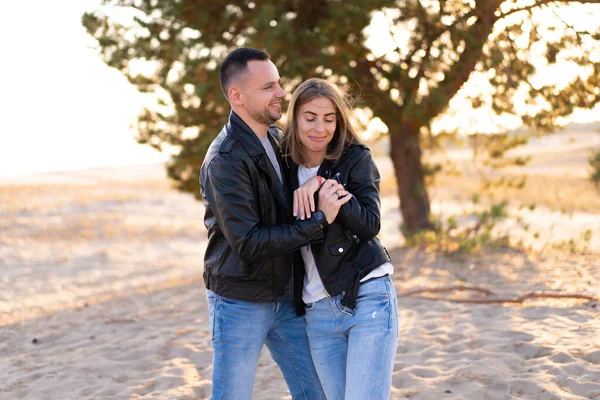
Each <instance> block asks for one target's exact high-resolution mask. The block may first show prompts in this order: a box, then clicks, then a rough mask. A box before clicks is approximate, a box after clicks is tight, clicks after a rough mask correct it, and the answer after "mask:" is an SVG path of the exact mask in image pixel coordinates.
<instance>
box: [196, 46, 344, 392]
mask: <svg viewBox="0 0 600 400" xmlns="http://www.w3.org/2000/svg"><path fill="white" fill-rule="evenodd" d="M279 80H280V78H279V73H278V71H277V68H276V67H275V64H273V63H272V62H271V60H270V59H269V54H267V53H266V52H264V51H262V50H257V49H251V48H240V49H237V50H234V51H233V52H232V53H230V54H229V55H228V56H227V57H226V58H225V60H224V62H223V64H222V65H221V69H220V83H221V88H222V89H223V93H224V94H225V97H226V98H227V100H228V101H229V103H230V105H231V109H232V111H231V114H230V116H229V121H228V123H227V125H226V126H225V127H224V128H223V130H222V131H221V132H220V133H219V135H218V136H217V137H216V138H215V140H214V141H213V143H212V144H211V146H210V148H209V149H208V152H207V154H206V158H205V161H204V164H203V165H202V169H201V175H200V190H201V194H202V198H203V199H204V200H203V201H204V205H205V206H206V213H205V216H204V223H205V225H206V228H207V229H208V246H207V249H206V253H205V263H204V268H205V270H204V281H205V284H206V288H207V289H208V290H207V300H208V307H209V316H210V321H209V322H210V328H211V334H212V346H213V350H214V353H213V386H212V390H213V395H212V398H213V399H251V398H252V391H253V386H254V375H255V372H256V364H257V361H258V357H259V354H260V351H261V349H262V347H263V345H264V344H266V345H267V347H268V348H269V351H270V352H271V356H272V357H273V359H274V360H275V361H276V362H277V364H278V365H279V367H280V369H281V371H282V373H283V376H284V378H285V380H286V383H287V385H288V388H289V390H290V393H291V395H292V397H293V398H294V399H311V400H312V399H324V398H325V395H324V394H323V391H322V388H321V384H320V382H319V378H318V376H317V373H316V371H315V368H314V365H313V362H312V358H311V356H310V350H309V346H308V339H307V337H306V331H305V321H304V317H303V316H298V314H301V313H302V312H301V311H299V312H298V313H297V312H296V309H295V307H294V302H293V281H292V276H293V268H292V264H293V259H294V252H295V251H296V250H297V249H299V248H301V247H302V246H305V245H308V244H311V243H317V242H319V241H322V240H323V229H324V228H325V227H326V226H327V225H328V223H329V222H332V221H333V220H334V219H335V216H336V215H337V210H338V209H339V206H338V207H337V208H336V207H329V206H328V204H331V203H332V202H329V203H328V202H323V203H324V205H323V206H322V208H323V209H322V210H317V211H316V212H314V213H313V215H312V217H311V218H309V219H305V220H300V221H296V220H295V219H294V218H293V217H292V209H291V205H292V203H291V199H290V195H289V190H287V189H286V184H285V181H284V180H283V179H282V175H283V174H282V171H281V155H280V153H279V150H278V146H277V143H278V140H279V130H278V128H277V127H276V126H274V125H271V124H273V123H274V122H275V121H277V120H278V119H279V118H281V102H282V100H283V98H284V96H285V92H284V91H283V89H282V88H281V86H280V85H279ZM336 185H337V184H335V185H334V183H332V182H330V181H327V183H326V184H325V185H323V188H322V190H321V192H323V193H321V194H320V196H327V195H329V196H335V195H334V194H333V193H334V192H335V191H336V190H338V189H342V187H341V186H336ZM335 198H336V199H337V196H335Z"/></svg>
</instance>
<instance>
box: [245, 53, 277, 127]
mask: <svg viewBox="0 0 600 400" xmlns="http://www.w3.org/2000/svg"><path fill="white" fill-rule="evenodd" d="M279 79H280V78H279V72H278V71H277V67H276V66H275V64H273V63H272V62H271V60H266V61H250V62H249V63H248V73H247V75H246V77H245V78H244V80H243V83H242V85H241V88H240V89H241V94H242V99H243V102H244V107H245V108H246V110H247V111H248V113H249V114H250V117H252V118H253V119H254V120H255V121H256V122H258V123H259V124H261V125H266V126H269V125H271V124H272V123H274V122H275V121H277V120H279V119H280V118H281V115H282V114H281V101H282V100H283V98H284V97H285V91H284V90H283V89H282V88H281V86H279Z"/></svg>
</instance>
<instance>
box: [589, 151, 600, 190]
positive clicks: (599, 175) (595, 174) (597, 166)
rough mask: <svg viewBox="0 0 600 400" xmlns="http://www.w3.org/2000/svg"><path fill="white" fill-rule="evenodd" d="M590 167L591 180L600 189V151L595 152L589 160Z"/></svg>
mask: <svg viewBox="0 0 600 400" xmlns="http://www.w3.org/2000/svg"><path fill="white" fill-rule="evenodd" d="M589 162H590V166H591V167H592V173H591V175H590V180H591V181H592V182H593V183H594V185H596V187H600V150H597V151H594V152H593V153H592V155H591V156H590V158H589Z"/></svg>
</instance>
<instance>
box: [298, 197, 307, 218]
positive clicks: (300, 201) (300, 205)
mask: <svg viewBox="0 0 600 400" xmlns="http://www.w3.org/2000/svg"><path fill="white" fill-rule="evenodd" d="M298 209H299V210H300V219H302V220H303V219H304V218H305V217H306V213H305V212H304V209H305V205H304V193H298Z"/></svg>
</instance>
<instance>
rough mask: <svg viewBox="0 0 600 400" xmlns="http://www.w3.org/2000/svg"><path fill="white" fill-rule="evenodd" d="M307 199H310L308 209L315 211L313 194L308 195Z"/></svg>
mask: <svg viewBox="0 0 600 400" xmlns="http://www.w3.org/2000/svg"><path fill="white" fill-rule="evenodd" d="M309 200H310V210H311V211H312V212H314V211H315V196H310V198H309Z"/></svg>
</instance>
